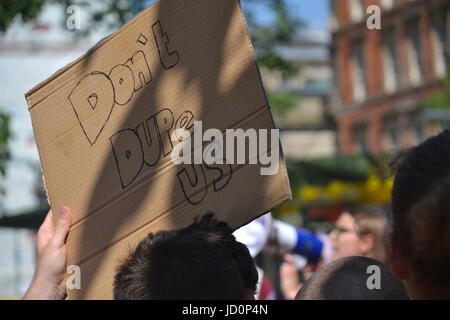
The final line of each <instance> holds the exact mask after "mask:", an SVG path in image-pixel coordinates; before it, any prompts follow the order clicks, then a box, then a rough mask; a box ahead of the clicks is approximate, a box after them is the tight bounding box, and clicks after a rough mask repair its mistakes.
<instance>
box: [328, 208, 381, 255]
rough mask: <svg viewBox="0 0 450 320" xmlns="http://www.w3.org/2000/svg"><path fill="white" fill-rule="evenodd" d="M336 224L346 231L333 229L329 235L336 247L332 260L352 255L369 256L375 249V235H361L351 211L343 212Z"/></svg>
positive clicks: (334, 247)
mask: <svg viewBox="0 0 450 320" xmlns="http://www.w3.org/2000/svg"><path fill="white" fill-rule="evenodd" d="M335 225H336V227H338V228H340V229H342V230H344V231H343V232H336V231H335V230H333V231H332V232H331V233H330V235H329V237H330V240H331V243H332V245H333V249H334V254H333V258H332V260H337V259H340V258H344V257H350V256H367V254H368V253H369V252H370V251H371V250H372V249H373V246H374V241H373V236H371V235H364V236H362V237H361V236H359V235H358V233H357V232H356V229H355V219H354V218H353V216H352V215H351V214H350V213H348V212H343V213H342V214H341V215H340V216H339V218H338V220H337V221H336V224H335Z"/></svg>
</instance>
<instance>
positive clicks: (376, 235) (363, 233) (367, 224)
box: [330, 205, 386, 262]
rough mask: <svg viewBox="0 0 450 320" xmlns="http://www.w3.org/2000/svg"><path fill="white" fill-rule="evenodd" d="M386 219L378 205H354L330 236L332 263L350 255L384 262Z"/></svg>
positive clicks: (342, 215)
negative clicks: (332, 251)
mask: <svg viewBox="0 0 450 320" xmlns="http://www.w3.org/2000/svg"><path fill="white" fill-rule="evenodd" d="M385 227H386V216H385V212H384V210H383V208H382V207H381V206H377V205H365V206H353V207H349V208H348V209H346V210H345V211H344V212H342V214H341V215H340V216H339V218H338V220H337V221H336V223H335V228H334V229H333V231H332V232H331V233H330V240H331V242H332V245H333V249H334V254H333V260H336V259H339V258H343V257H349V256H365V257H369V258H373V259H376V260H378V261H380V262H385V261H386V257H385V252H384V246H383V236H384V232H385Z"/></svg>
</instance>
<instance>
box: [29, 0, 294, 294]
mask: <svg viewBox="0 0 450 320" xmlns="http://www.w3.org/2000/svg"><path fill="white" fill-rule="evenodd" d="M26 98H27V101H28V105H29V111H30V113H31V118H32V122H33V128H34V132H35V136H36V142H37V145H38V149H39V154H40V159H41V164H42V169H43V172H44V177H45V183H46V188H47V192H48V197H49V201H50V203H51V206H52V208H53V212H54V213H58V212H59V209H60V207H61V206H63V205H65V206H69V207H70V208H71V209H72V211H73V213H74V215H75V216H74V218H73V224H72V227H71V230H70V232H69V236H68V239H67V245H68V265H75V266H78V267H79V268H80V270H81V289H76V288H74V289H73V290H70V291H69V298H71V299H109V298H112V286H113V280H114V275H115V272H116V268H117V267H118V265H119V263H120V262H121V261H122V259H124V258H125V257H126V255H127V254H128V253H129V252H130V250H133V248H134V247H135V246H136V244H137V243H139V241H140V240H142V239H143V238H145V236H146V235H147V234H148V233H149V232H154V231H158V230H168V229H174V228H181V227H184V226H187V225H189V224H190V223H192V221H193V219H194V218H195V217H197V216H198V215H202V214H205V213H206V212H207V211H212V212H214V213H215V215H216V216H217V217H218V218H219V219H222V220H224V221H226V222H228V223H229V225H230V226H231V227H233V228H237V227H240V226H242V225H244V224H246V223H248V222H250V221H251V220H253V219H254V218H256V217H258V216H260V215H262V214H264V213H266V212H268V211H270V210H271V209H273V208H275V207H277V206H279V205H280V204H281V203H283V202H284V201H286V200H288V199H290V188H289V182H288V179H287V175H286V169H285V164H284V161H283V158H282V154H281V153H280V163H279V170H278V171H277V173H276V174H272V175H262V174H261V171H260V169H261V167H262V165H260V164H242V163H241V164H227V163H224V164H217V165H207V164H201V163H200V164H192V165H188V164H183V165H176V164H174V162H173V161H172V160H171V152H172V151H173V149H174V148H175V146H176V143H175V142H174V141H172V139H171V134H172V132H174V130H176V129H180V128H184V129H186V130H192V128H193V124H194V121H197V120H198V121H202V124H203V129H208V128H217V129H218V130H220V131H222V132H224V131H225V130H226V129H229V128H242V129H243V130H246V129H248V128H254V129H257V130H259V129H273V128H274V124H273V120H272V117H271V113H270V109H269V106H268V103H267V100H266V97H265V93H264V90H263V87H262V84H261V80H260V76H259V72H258V69H257V66H256V63H255V57H254V54H253V50H252V47H251V42H250V40H249V35H248V33H247V30H246V25H245V20H244V17H243V14H242V11H241V8H240V6H239V2H238V1H233V0H215V1H211V0H163V1H161V2H159V3H156V4H154V5H153V6H151V7H149V8H148V9H146V10H145V11H144V12H142V13H141V14H139V15H138V16H137V17H136V18H135V19H133V20H132V21H130V22H129V23H127V24H126V25H125V26H124V27H122V28H121V29H120V30H118V31H117V32H115V33H114V34H112V35H111V36H110V37H108V38H107V39H105V40H104V41H102V42H101V43H100V44H98V45H97V46H95V47H94V48H93V49H91V50H90V51H89V52H88V53H86V54H85V55H83V56H82V57H80V58H79V59H77V60H75V61H74V62H72V63H71V64H69V65H68V66H66V67H65V68H64V69H62V70H60V71H58V72H57V73H56V74H54V75H53V76H52V77H51V78H50V79H48V80H47V81H44V82H43V83H41V84H39V85H38V86H37V87H35V88H33V89H32V90H31V91H30V92H28V93H27V94H26ZM278 144H279V143H278ZM278 144H277V147H278Z"/></svg>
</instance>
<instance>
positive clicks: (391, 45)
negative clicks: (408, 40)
mask: <svg viewBox="0 0 450 320" xmlns="http://www.w3.org/2000/svg"><path fill="white" fill-rule="evenodd" d="M394 34H395V30H394V28H389V29H386V31H384V33H383V76H384V90H385V91H386V92H388V93H392V92H394V91H395V90H396V89H397V87H398V82H399V73H398V64H397V49H396V43H395V38H394V37H395V36H394Z"/></svg>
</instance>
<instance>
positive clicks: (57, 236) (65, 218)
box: [52, 207, 72, 248]
mask: <svg viewBox="0 0 450 320" xmlns="http://www.w3.org/2000/svg"><path fill="white" fill-rule="evenodd" d="M71 221H72V214H71V212H70V209H69V208H68V207H62V208H61V211H60V214H59V217H58V221H56V226H55V232H54V235H53V238H52V244H53V245H54V246H55V247H57V248H60V247H62V246H64V243H65V242H66V237H67V233H68V232H69V229H70V223H71Z"/></svg>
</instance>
